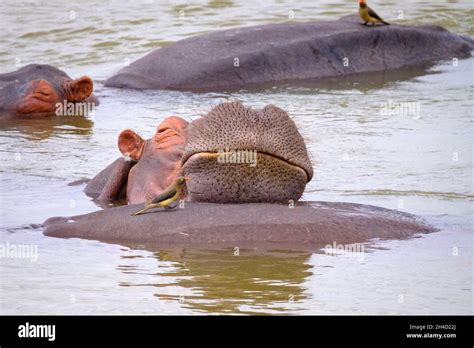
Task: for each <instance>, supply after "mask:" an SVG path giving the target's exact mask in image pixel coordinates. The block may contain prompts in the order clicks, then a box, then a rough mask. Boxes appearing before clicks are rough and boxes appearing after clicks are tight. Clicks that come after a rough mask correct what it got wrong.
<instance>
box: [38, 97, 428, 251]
mask: <svg viewBox="0 0 474 348" xmlns="http://www.w3.org/2000/svg"><path fill="white" fill-rule="evenodd" d="M118 145H119V148H120V149H121V151H122V153H124V154H128V155H129V156H131V157H132V159H134V161H133V162H132V163H130V162H127V161H124V160H122V159H119V160H116V161H115V162H113V163H112V164H111V165H110V166H108V167H107V168H106V169H105V170H103V171H102V172H100V173H99V174H98V175H97V176H96V178H94V179H93V180H92V181H91V183H93V185H92V186H93V191H95V192H97V193H98V195H99V197H100V196H103V197H119V196H120V195H118V196H117V195H115V194H113V195H110V194H109V193H110V192H112V191H113V192H115V193H119V192H123V193H126V198H127V200H128V202H129V205H127V206H121V207H115V208H110V209H105V210H103V211H98V212H94V213H91V214H86V215H80V216H73V217H55V218H51V219H49V220H47V221H46V222H45V223H44V226H45V230H44V233H45V234H46V235H48V236H53V237H65V238H73V237H78V238H86V239H98V240H102V241H111V242H138V243H157V244H160V245H164V244H180V245H195V246H197V245H205V246H211V245H215V244H230V245H233V246H239V245H243V244H248V243H250V244H252V245H255V244H260V243H263V244H267V245H273V246H278V247H283V246H285V247H292V246H295V247H296V246H298V247H304V248H308V247H309V248H311V247H315V246H317V245H321V244H328V243H329V244H331V243H333V242H337V243H356V242H366V241H368V240H370V239H372V238H380V239H400V238H407V237H410V236H413V235H415V234H417V233H427V232H432V231H434V229H433V228H432V227H430V226H428V225H426V224H424V223H423V222H422V221H421V220H420V219H418V218H416V217H415V216H413V215H410V214H406V213H402V212H398V211H394V210H388V209H383V208H378V207H373V206H366V205H360V204H351V203H329V202H306V203H298V202H297V201H298V200H299V199H300V197H301V195H302V194H303V191H304V189H305V187H306V184H307V183H308V182H309V181H310V180H311V179H312V177H313V165H312V163H311V161H310V158H309V154H308V152H307V149H306V145H305V143H304V140H303V138H302V136H301V134H300V133H299V132H298V129H297V127H296V124H295V123H294V122H293V120H292V119H291V118H290V117H289V115H288V114H287V113H286V112H285V111H284V110H282V109H280V108H278V107H276V106H273V105H267V106H266V107H264V108H263V109H252V108H247V107H245V106H243V105H242V104H241V103H240V102H228V103H223V104H220V105H218V106H216V107H214V108H213V109H212V110H211V111H210V112H209V113H208V114H207V115H205V116H203V117H201V118H198V119H196V120H194V121H192V122H191V123H189V124H187V123H186V122H185V121H181V120H180V118H179V117H177V116H172V117H169V118H167V119H165V121H163V122H162V124H161V125H160V126H159V127H158V128H157V132H156V134H155V136H154V137H152V138H151V139H149V140H147V141H144V140H143V139H141V138H138V136H137V135H136V134H135V133H133V132H132V131H131V130H126V131H124V132H122V133H121V136H119V141H118ZM242 149H244V150H250V151H256V153H257V156H256V157H255V158H256V159H257V161H256V163H255V164H256V165H255V166H250V165H249V163H247V162H245V161H244V162H234V161H230V162H226V161H219V156H220V155H222V154H228V153H229V151H234V150H235V151H237V150H242ZM137 153H139V155H135V154H137ZM177 156H179V157H177ZM165 164H167V165H165ZM178 175H185V176H186V177H188V178H189V181H188V182H187V201H182V202H181V203H180V205H179V207H178V208H176V209H175V210H157V211H150V212H148V213H145V214H143V215H139V216H132V213H134V212H136V211H137V210H139V209H141V208H142V207H143V204H133V203H139V202H143V201H149V199H150V198H152V197H153V196H154V195H158V194H160V193H161V192H162V190H163V189H164V187H163V186H162V185H161V184H160V182H161V181H162V180H163V178H169V179H172V178H175V177H177V176H178ZM88 186H89V189H91V187H90V186H91V185H88ZM125 186H126V188H124V187H125ZM160 187H161V188H160ZM158 188H160V189H159V190H158ZM104 192H105V194H104ZM133 192H135V193H137V194H135V195H133V196H131V194H132V193H133ZM99 193H100V194H99Z"/></svg>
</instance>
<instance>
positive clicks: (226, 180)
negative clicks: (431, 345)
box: [182, 102, 313, 203]
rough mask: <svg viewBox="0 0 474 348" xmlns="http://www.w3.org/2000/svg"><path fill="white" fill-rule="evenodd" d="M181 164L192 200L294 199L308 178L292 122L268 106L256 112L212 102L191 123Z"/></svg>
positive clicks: (309, 173) (304, 156) (303, 148)
mask: <svg viewBox="0 0 474 348" xmlns="http://www.w3.org/2000/svg"><path fill="white" fill-rule="evenodd" d="M216 155H217V156H216ZM182 163H183V169H182V172H183V174H184V175H186V176H187V177H189V178H191V180H190V181H189V182H188V183H187V188H188V193H189V198H190V199H191V200H193V201H205V202H216V203H248V202H283V201H288V200H295V201H296V200H298V199H299V198H300V197H301V195H302V194H303V191H304V188H305V186H306V184H307V183H308V182H309V181H310V180H311V178H312V177H313V167H312V165H311V161H310V160H309V157H308V152H307V150H306V146H305V143H304V140H303V138H302V137H301V135H300V133H299V132H298V129H297V127H296V125H295V123H294V122H293V121H292V120H291V118H290V117H289V116H288V114H287V113H286V112H285V111H283V110H282V109H280V108H277V107H276V106H273V105H267V106H266V107H264V108H263V109H262V110H256V109H251V108H246V107H244V106H243V105H242V104H241V103H240V102H231V103H223V104H220V105H218V106H216V107H215V108H214V109H213V110H212V111H211V112H210V113H209V114H207V115H206V116H204V117H202V118H200V119H198V120H195V121H193V122H192V123H191V125H190V127H189V129H188V138H187V142H186V147H185V150H184V155H183V159H182Z"/></svg>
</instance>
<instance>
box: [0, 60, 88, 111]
mask: <svg viewBox="0 0 474 348" xmlns="http://www.w3.org/2000/svg"><path fill="white" fill-rule="evenodd" d="M92 90H93V82H92V80H91V79H90V78H89V77H88V76H82V77H80V78H78V79H76V80H73V79H71V78H70V77H69V76H68V75H67V74H66V73H65V72H63V71H61V70H59V69H56V68H54V67H52V66H50V65H40V64H30V65H27V66H25V67H23V68H21V69H19V70H17V71H14V72H11V73H7V74H0V112H1V113H2V114H9V115H31V114H54V113H55V112H56V109H57V104H58V103H59V104H63V103H64V102H71V103H79V102H86V101H87V102H90V103H93V104H97V99H95V97H93V96H92Z"/></svg>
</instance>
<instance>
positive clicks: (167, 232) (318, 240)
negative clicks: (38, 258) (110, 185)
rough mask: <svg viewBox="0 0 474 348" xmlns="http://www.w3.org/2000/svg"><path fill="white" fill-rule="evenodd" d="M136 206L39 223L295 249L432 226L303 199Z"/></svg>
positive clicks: (112, 238) (399, 235)
mask: <svg viewBox="0 0 474 348" xmlns="http://www.w3.org/2000/svg"><path fill="white" fill-rule="evenodd" d="M141 207H142V206H141V205H128V206H121V207H117V208H113V209H107V210H103V211H98V212H94V213H91V214H85V215H78V216H73V217H69V218H63V217H54V218H50V219H48V220H47V221H46V222H45V223H44V234H45V235H47V236H51V237H62V238H84V239H95V240H100V241H104V242H143V243H157V244H159V245H161V246H163V245H167V244H179V245H193V246H199V245H205V246H211V245H213V244H227V245H232V246H239V245H243V244H247V243H248V244H252V245H257V244H259V243H262V244H268V243H272V244H273V245H274V247H277V248H279V247H292V248H296V247H311V246H317V245H325V244H332V243H333V242H336V243H344V244H348V243H361V242H367V241H368V240H370V239H373V238H380V239H405V238H409V237H412V236H413V235H415V234H418V233H429V232H434V231H435V229H434V228H433V227H431V226H429V225H426V224H424V223H423V222H421V221H420V220H419V219H418V218H416V217H415V216H413V215H410V214H406V213H402V212H398V211H395V210H388V209H384V208H378V207H374V206H368V205H361V204H353V203H330V202H308V203H301V204H297V205H296V206H295V207H294V208H289V207H288V205H284V204H271V203H248V204H217V203H201V202H187V203H185V205H184V208H177V209H175V210H165V211H158V212H150V213H147V214H143V215H141V216H140V217H136V216H131V214H132V213H133V212H134V211H136V210H137V209H139V208H141Z"/></svg>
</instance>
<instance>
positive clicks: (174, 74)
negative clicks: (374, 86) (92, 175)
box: [105, 16, 474, 92]
mask: <svg viewBox="0 0 474 348" xmlns="http://www.w3.org/2000/svg"><path fill="white" fill-rule="evenodd" d="M473 49H474V41H473V40H472V39H471V38H468V37H464V36H460V35H457V34H453V33H451V32H449V31H447V30H446V29H444V28H442V27H439V26H407V25H395V24H392V25H390V26H382V27H374V28H371V27H366V26H362V25H360V18H359V17H358V16H346V17H342V18H341V19H339V20H335V21H324V22H318V23H282V24H270V25H258V26H251V27H244V28H235V29H228V30H221V31H215V32H212V33H209V34H204V35H198V36H194V37H191V38H188V39H184V40H181V41H178V42H176V43H174V44H171V45H169V46H166V47H163V48H160V49H157V50H155V51H153V52H151V53H149V54H148V55H146V56H145V57H143V58H141V59H139V60H137V61H135V62H133V63H132V64H130V65H129V66H126V67H124V68H123V69H121V70H120V71H119V72H118V73H117V74H115V75H114V76H112V77H110V78H109V79H108V80H106V81H105V86H109V87H119V88H135V89H170V90H184V91H196V92H208V91H222V90H233V89H248V88H256V87H263V86H266V85H276V84H285V83H297V82H311V81H315V80H319V79H322V78H330V77H340V76H346V75H352V74H360V73H367V72H377V71H386V70H390V69H399V68H408V67H415V66H420V65H425V64H430V63H434V62H438V61H441V60H446V59H452V58H465V57H468V56H470V55H471V51H472V50H473Z"/></svg>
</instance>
